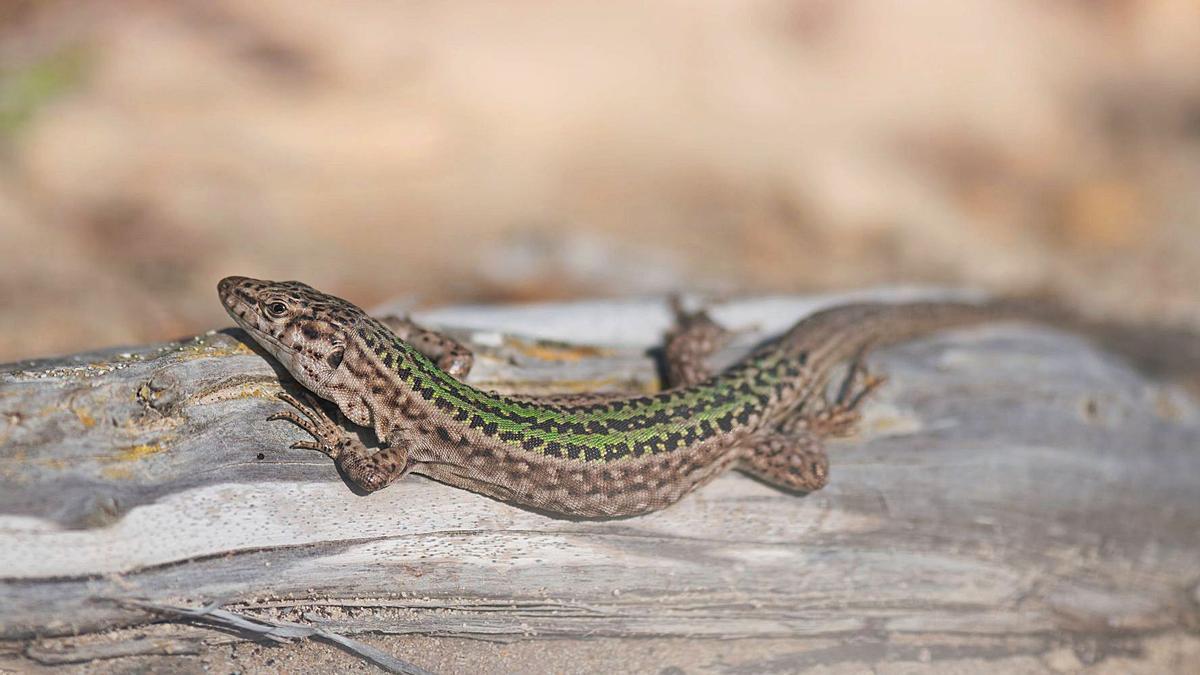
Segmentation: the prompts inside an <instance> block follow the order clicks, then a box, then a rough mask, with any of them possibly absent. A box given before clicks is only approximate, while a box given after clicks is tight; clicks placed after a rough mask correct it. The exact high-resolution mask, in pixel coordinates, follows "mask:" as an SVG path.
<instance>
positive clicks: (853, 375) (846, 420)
mask: <svg viewBox="0 0 1200 675" xmlns="http://www.w3.org/2000/svg"><path fill="white" fill-rule="evenodd" d="M885 382H887V378H886V377H884V376H882V375H875V374H872V373H870V372H868V371H867V368H866V366H864V365H863V364H862V362H861V361H857V360H856V361H854V362H853V363H852V364H851V365H850V370H849V372H847V373H846V378H845V379H844V380H843V381H842V384H841V386H840V387H839V388H838V393H837V397H836V398H835V399H834V400H833V401H829V400H828V398H824V399H823V405H822V406H821V408H820V409H818V410H816V411H814V412H812V413H811V414H809V415H803V416H801V417H800V418H799V419H798V420H797V421H798V422H801V423H802V426H803V428H804V429H805V430H806V431H808V432H810V433H813V434H816V435H818V436H822V437H829V436H836V437H845V436H850V435H852V434H853V433H854V431H855V429H856V428H857V427H858V423H859V422H860V421H861V420H862V412H861V411H860V410H859V407H860V406H861V405H862V402H863V401H864V400H865V399H866V397H867V396H869V395H870V394H871V392H873V391H875V390H876V389H878V388H879V387H881V386H882V385H883V383H885Z"/></svg>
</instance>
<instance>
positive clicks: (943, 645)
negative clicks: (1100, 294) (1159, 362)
mask: <svg viewBox="0 0 1200 675" xmlns="http://www.w3.org/2000/svg"><path fill="white" fill-rule="evenodd" d="M827 301H828V300H827ZM814 306H815V305H814V301H811V300H803V299H788V298H776V299H763V300H754V301H743V302H739V303H731V304H728V305H724V306H718V307H717V308H715V312H714V313H715V314H716V316H717V318H718V319H719V320H722V321H724V322H725V323H726V324H728V325H732V326H735V327H741V328H750V329H753V330H751V331H748V332H746V333H744V334H743V335H742V336H741V337H740V338H739V340H737V344H736V345H734V346H733V347H731V348H730V349H729V350H727V351H726V352H725V353H723V354H721V355H720V360H723V361H728V360H731V359H732V358H734V357H736V355H737V354H739V353H742V352H744V350H745V349H747V348H748V347H749V346H750V345H751V344H753V343H754V342H755V341H756V340H758V339H761V338H762V337H763V336H764V335H766V334H769V333H771V332H773V331H777V330H780V329H781V328H783V327H784V326H786V325H787V324H789V323H791V322H792V321H793V320H795V319H796V318H798V317H799V316H801V315H802V314H804V313H806V312H807V311H809V310H811V309H812V308H813V307H814ZM418 318H419V319H422V320H424V321H425V322H426V323H429V324H430V325H435V326H441V327H445V328H450V329H453V330H452V332H455V333H456V335H458V336H459V337H461V338H463V339H464V340H465V341H467V342H468V343H470V344H471V345H472V346H473V347H474V348H475V349H476V350H477V354H478V356H479V358H478V359H477V366H476V370H475V372H473V374H472V377H471V380H472V381H473V382H475V383H476V384H478V385H479V386H482V387H486V388H494V389H501V390H509V391H522V392H551V391H579V390H591V389H600V390H609V391H647V390H652V389H653V388H654V387H655V386H656V382H657V375H656V370H655V366H654V361H653V359H652V358H651V356H650V355H649V354H648V352H647V349H648V348H649V347H651V346H653V345H654V344H656V343H657V342H658V340H659V339H660V336H661V334H662V332H663V330H664V329H665V328H666V326H667V322H668V316H667V313H666V310H665V307H664V305H663V303H661V302H649V301H647V302H623V303H622V302H602V303H590V304H574V305H558V306H553V305H551V306H535V307H515V308H459V309H452V310H442V311H438V312H432V313H428V314H425V315H419V316H418ZM548 339H552V340H560V341H562V342H555V341H547V340H548ZM568 343H570V344H568ZM582 343H587V344H590V345H598V346H579V345H580V344H582ZM870 362H871V363H872V365H873V366H874V367H875V369H876V370H878V371H881V372H884V373H886V374H887V375H888V376H889V378H890V379H889V383H888V384H887V385H886V386H885V387H883V389H882V390H881V391H880V392H878V394H877V395H876V396H875V397H874V399H873V400H872V401H871V402H870V403H869V405H867V407H866V410H865V413H866V418H865V420H864V423H863V425H862V431H861V433H860V434H859V435H858V436H856V437H854V438H850V439H846V440H841V441H836V442H833V443H831V451H832V452H831V454H832V458H833V460H832V461H833V464H832V475H833V477H832V483H831V485H830V486H829V487H827V488H826V489H824V490H822V491H820V492H817V493H813V494H811V495H807V496H796V495H789V494H783V493H780V492H777V491H775V490H773V489H772V488H770V487H768V486H765V485H762V484H759V483H757V482H755V481H753V480H751V479H750V478H747V477H745V476H743V475H740V474H729V475H727V476H724V477H722V478H720V479H718V480H717V481H716V482H715V483H713V484H712V485H709V486H707V487H706V488H704V489H702V490H701V491H700V492H698V493H696V494H694V495H692V496H690V497H689V498H687V499H685V500H684V501H683V502H682V503H680V504H678V505H676V506H674V507H672V508H670V509H667V510H665V511H663V512H660V513H656V514H651V515H649V516H644V517H639V518H630V519H623V520H615V521H608V522H576V521H571V520H564V519H554V518H550V517H547V516H545V515H541V514H537V513H531V512H528V511H525V510H522V509H519V508H515V507H512V506H509V505H507V504H504V503H500V502H496V501H493V500H491V499H487V498H485V497H481V496H478V495H475V494H472V493H469V492H464V491H461V490H456V489H453V488H450V487H446V486H443V485H440V484H437V483H434V482H432V481H429V480H427V479H424V478H420V477H410V478H407V479H405V480H404V481H402V482H400V483H398V484H396V485H394V486H392V487H389V488H388V489H386V490H383V491H381V492H379V493H375V494H372V495H370V496H360V495H357V494H355V493H353V492H352V491H351V490H350V489H349V488H348V487H347V485H346V484H345V483H344V482H343V481H342V480H341V479H340V478H339V476H338V474H337V472H336V470H335V469H334V467H333V465H332V463H331V462H330V461H328V460H327V459H326V458H325V457H324V456H322V455H320V454H318V453H314V452H307V451H302V450H289V449H287V446H288V445H289V444H290V443H291V442H293V441H295V440H299V439H300V438H302V437H303V436H302V434H301V432H299V431H298V430H297V429H295V428H294V427H293V426H292V425H289V424H286V423H283V422H267V421H265V418H266V417H267V416H268V415H269V414H270V413H272V412H274V411H276V410H279V409H280V408H281V407H282V406H283V404H282V403H280V402H279V401H278V400H276V399H275V398H274V394H275V393H276V392H277V391H279V388H280V384H279V377H280V375H281V374H282V371H281V370H280V369H279V368H278V366H277V365H275V364H274V363H273V362H272V361H270V360H269V358H267V357H265V356H264V355H263V353H261V352H259V351H258V350H257V349H256V348H254V347H252V346H248V345H247V344H246V342H245V336H244V335H243V334H241V333H240V332H238V331H236V330H233V329H228V330H222V331H217V332H213V333H209V334H206V335H202V336H199V337H196V338H193V339H187V340H183V341H180V342H175V343H169V344H165V345H157V346H151V347H139V348H134V349H126V350H117V351H106V352H97V353H91V354H84V355H78V356H73V357H69V358H64V359H58V360H49V361H37V362H21V363H13V364H8V365H6V366H0V460H2V462H0V638H3V639H4V640H5V642H3V643H0V644H2V645H6V648H5V649H0V654H2V653H4V652H5V651H7V652H8V654H9V660H4V659H0V667H4V666H7V667H18V668H19V667H20V666H21V664H25V665H29V664H32V663H43V664H53V663H59V664H61V663H76V662H87V661H89V660H92V659H105V658H118V657H121V658H124V657H127V656H129V655H131V654H145V655H157V656H154V657H153V658H155V659H164V660H165V659H179V658H186V657H183V656H169V655H170V654H177V655H178V654H197V653H201V652H203V650H204V649H205V648H206V643H205V642H204V640H205V639H206V638H208V639H211V638H212V637H213V634H212V633H210V632H206V631H205V630H203V629H199V628H197V627H195V626H188V625H182V624H164V625H160V626H157V627H155V632H154V633H153V639H148V638H147V637H146V635H145V634H143V633H139V632H135V631H130V630H128V629H130V628H131V627H137V626H144V625H145V624H148V623H150V622H156V621H161V620H162V616H161V615H159V614H156V613H155V612H153V611H150V610H148V609H147V608H146V605H144V604H137V603H161V604H170V605H177V606H188V607H196V606H200V605H203V604H206V603H212V602H216V603H220V604H221V605H222V606H223V607H224V608H225V609H228V610H231V611H234V612H238V613H240V614H242V615H244V616H259V617H264V618H266V617H274V618H284V619H288V620H293V621H298V622H304V623H310V624H313V625H314V626H316V627H318V628H320V629H322V630H326V631H330V632H334V633H338V634H342V635H366V636H369V635H372V634H375V635H378V634H397V635H398V634H414V635H427V636H428V635H432V636H453V637H464V636H465V637H473V638H482V639H487V640H507V641H530V640H539V639H544V638H548V637H553V638H559V639H564V638H580V637H589V638H594V637H600V636H606V637H610V638H691V639H692V642H694V643H695V644H696V645H701V644H711V643H708V642H705V641H703V640H702V638H721V639H726V640H733V639H735V638H741V639H751V638H755V639H758V641H756V642H755V643H754V644H755V645H756V647H755V653H754V654H753V655H751V656H749V657H746V658H744V659H742V660H741V661H738V663H739V664H741V665H739V666H738V667H739V668H742V669H746V670H756V669H758V668H766V669H774V670H794V669H797V668H803V667H807V666H812V665H818V664H823V665H829V666H836V665H839V664H840V665H843V666H845V665H847V664H857V665H861V666H880V665H883V664H888V663H908V665H909V666H910V667H912V668H914V669H918V670H920V669H925V670H927V671H937V669H938V668H939V664H947V663H950V662H961V661H962V660H963V659H980V660H981V661H980V662H981V663H987V664H988V667H989V668H991V669H993V670H1001V671H1003V670H1005V669H1007V670H1010V671H1014V672H1016V671H1020V672H1027V671H1028V669H1029V664H1030V663H1031V661H1030V659H1034V661H1033V663H1038V664H1042V665H1043V666H1046V664H1050V665H1049V666H1046V667H1047V668H1049V667H1050V666H1054V667H1057V665H1056V664H1058V665H1062V664H1063V663H1064V658H1065V664H1066V666H1067V669H1071V668H1073V667H1076V666H1079V667H1082V665H1084V664H1087V663H1089V662H1091V661H1097V660H1104V659H1107V658H1115V656H1114V655H1119V656H1120V657H1121V658H1123V659H1126V661H1123V663H1124V664H1126V666H1127V667H1128V668H1130V669H1133V670H1137V669H1138V668H1139V667H1143V668H1144V669H1145V670H1146V672H1151V671H1156V672H1161V671H1162V669H1163V668H1164V667H1165V668H1166V669H1168V670H1170V669H1172V668H1174V667H1175V666H1177V665H1180V664H1181V663H1182V661H1181V659H1182V658H1184V657H1181V656H1178V655H1177V654H1176V653H1175V652H1178V653H1180V654H1183V653H1187V654H1192V655H1193V656H1194V655H1195V654H1197V653H1200V650H1198V649H1197V644H1198V638H1196V634H1195V631H1196V629H1197V628H1198V627H1200V619H1198V617H1200V612H1198V609H1197V608H1198V606H1200V585H1198V584H1200V407H1198V406H1197V404H1196V403H1195V402H1194V401H1193V400H1192V399H1190V398H1189V397H1188V396H1187V395H1186V394H1184V393H1182V392H1181V391H1179V390H1177V389H1174V388H1172V387H1170V386H1166V385H1162V384H1159V383H1156V382H1154V381H1150V380H1148V379H1147V378H1145V377H1144V376H1142V375H1141V374H1139V373H1138V372H1137V371H1135V370H1134V369H1133V368H1131V367H1130V366H1128V365H1126V363H1125V362H1124V361H1123V360H1122V359H1120V358H1118V357H1116V356H1114V355H1111V354H1108V353H1105V352H1103V351H1101V350H1099V349H1097V348H1096V347H1094V346H1093V345H1092V344H1091V343H1090V342H1089V341H1088V340H1087V339H1085V338H1083V337H1081V336H1077V335H1073V334H1070V333H1066V332H1060V331H1057V330H1054V329H1050V328H1046V327H1041V326H1036V325H1030V324H1016V323H1009V324H998V325H994V326H985V327H980V328H975V329H971V330H960V331H954V332H948V333H943V334H939V335H936V336H932V337H929V338H927V339H922V340H920V341H916V342H912V343H908V344H905V345H899V346H894V347H890V348H887V349H884V350H881V351H879V352H877V353H876V354H875V355H874V356H873V357H872V358H871V359H870ZM122 630H125V632H122ZM106 631H107V632H108V634H107V636H106V638H105V639H104V640H103V641H101V640H99V638H95V636H98V635H99V634H100V633H102V632H106ZM218 635H220V636H222V637H221V639H224V640H233V639H235V638H233V637H229V636H227V635H225V634H218ZM64 636H73V637H70V638H69V639H67V638H66V637H64ZM1164 636H1168V637H1171V638H1172V640H1168V641H1166V642H1164V641H1163V637H1164ZM93 638H95V639H93ZM1176 638H1177V639H1176ZM619 644H620V641H619V640H618V641H617V642H615V643H614V648H613V650H612V661H611V663H610V664H609V666H610V667H611V668H614V669H615V668H619V667H620V664H621V663H622V661H621V659H622V654H621V650H620V649H619V647H618V645H619ZM672 644H675V645H678V644H680V643H679V642H678V641H675V642H673V643H672ZM683 644H687V643H683ZM725 644H730V645H732V644H734V642H729V643H725ZM1164 645H1168V646H1164ZM1181 645H1182V646H1181ZM697 648H698V649H699V648H700V647H697ZM1164 649H1169V650H1172V653H1171V654H1166V655H1164V654H1163V653H1162V650H1164ZM1064 650H1065V651H1064ZM1189 650H1190V651H1189ZM1064 653H1065V654H1066V657H1063V654H1064ZM1054 655H1057V656H1054ZM1051 657H1053V658H1051ZM143 658H149V657H143ZM663 658H664V661H663V665H671V663H673V662H672V661H671V660H670V659H671V657H670V656H669V654H666V655H664V657H663ZM1038 659H1041V660H1038ZM1047 659H1050V660H1047ZM1055 659H1056V660H1055ZM1172 659H1174V660H1172ZM414 661H417V662H418V663H420V659H414ZM142 663H143V664H145V663H150V664H153V663H156V661H153V660H151V661H142ZM164 663H165V661H164ZM434 663H435V662H434V661H432V660H431V661H430V662H429V663H427V664H421V665H425V666H426V667H431V665H433V664H434ZM1139 664H1141V666H1139ZM1150 664H1155V665H1150ZM1164 664H1166V665H1165V666H1164ZM600 665H601V666H603V664H602V663H601V664H600ZM725 665H726V666H729V663H726V664H725ZM1193 665H1194V664H1193ZM589 667H597V666H596V664H595V663H590V665H589ZM524 668H534V669H536V665H532V664H525V666H521V665H520V664H513V663H507V664H505V666H504V669H505V670H522V669H524ZM714 668H716V669H718V670H720V669H722V666H721V664H716V665H714ZM729 668H730V669H736V668H733V667H732V666H729ZM1181 669H1183V667H1182V666H1181Z"/></svg>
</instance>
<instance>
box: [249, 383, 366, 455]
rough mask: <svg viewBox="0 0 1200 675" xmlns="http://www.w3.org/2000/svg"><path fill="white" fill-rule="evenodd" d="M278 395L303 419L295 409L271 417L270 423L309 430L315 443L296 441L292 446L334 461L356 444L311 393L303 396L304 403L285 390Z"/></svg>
mask: <svg viewBox="0 0 1200 675" xmlns="http://www.w3.org/2000/svg"><path fill="white" fill-rule="evenodd" d="M277 396H278V397H279V398H280V399H282V400H283V401H285V402H286V403H288V404H289V405H291V406H292V407H293V408H295V409H296V410H299V411H300V413H302V414H303V416H301V415H299V414H297V413H296V412H295V411H292V410H281V411H280V412H277V413H275V414H274V415H271V416H270V417H268V418H267V420H268V421H274V420H287V421H288V422H291V423H292V424H295V425H296V426H298V427H300V428H301V429H303V430H305V431H307V432H308V433H309V435H311V436H312V437H313V438H314V439H315V440H312V441H296V442H295V443H292V445H291V447H292V448H293V449H297V450H317V451H320V452H323V453H325V454H326V455H328V456H329V457H330V458H331V459H337V458H338V456H339V455H340V454H342V451H343V450H345V449H346V448H347V446H348V445H350V444H351V443H352V439H351V438H350V436H349V435H348V434H347V433H346V430H345V429H343V428H342V427H341V426H340V425H339V424H338V423H337V422H336V421H334V420H333V419H332V418H330V417H329V415H328V414H327V413H326V412H325V410H324V409H323V408H322V407H321V404H320V403H319V402H317V399H316V398H314V397H313V396H312V395H311V394H309V393H307V392H305V393H304V394H301V396H303V397H304V401H300V400H299V399H297V398H296V397H295V396H292V395H291V394H289V393H287V392H286V391H281V392H279V394H277Z"/></svg>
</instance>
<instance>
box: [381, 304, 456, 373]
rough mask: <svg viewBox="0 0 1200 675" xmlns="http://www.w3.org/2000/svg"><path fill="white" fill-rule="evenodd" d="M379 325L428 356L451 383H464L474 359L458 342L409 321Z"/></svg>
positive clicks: (393, 318) (396, 319) (387, 321)
mask: <svg viewBox="0 0 1200 675" xmlns="http://www.w3.org/2000/svg"><path fill="white" fill-rule="evenodd" d="M379 321H380V322H382V323H383V324H384V325H385V326H387V327H388V328H390V329H391V331H392V332H393V333H395V334H396V337H398V338H400V339H401V340H404V341H405V342H407V343H409V344H410V345H412V346H413V347H416V348H417V351H419V352H421V353H422V354H424V355H425V356H428V357H429V360H431V361H433V362H434V363H436V364H437V367H438V368H441V369H442V370H444V371H446V372H447V373H448V374H449V375H450V376H451V377H453V378H454V379H456V380H459V381H465V380H466V379H467V374H468V373H470V372H471V366H472V365H474V364H475V355H474V354H472V353H471V350H470V349H468V348H467V347H466V346H465V345H463V344H462V343H461V342H459V341H457V340H455V339H454V338H452V337H450V336H448V335H445V334H443V333H439V332H437V331H435V330H430V329H428V328H426V327H424V326H422V325H420V324H418V323H417V322H415V321H413V320H412V319H410V318H408V317H399V316H385V317H383V318H381V319H380V320H379Z"/></svg>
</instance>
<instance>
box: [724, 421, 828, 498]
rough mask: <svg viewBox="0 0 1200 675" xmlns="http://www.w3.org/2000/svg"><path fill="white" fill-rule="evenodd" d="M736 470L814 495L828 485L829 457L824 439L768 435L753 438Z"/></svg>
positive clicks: (796, 434)
mask: <svg viewBox="0 0 1200 675" xmlns="http://www.w3.org/2000/svg"><path fill="white" fill-rule="evenodd" d="M742 453H743V454H742V457H741V460H740V461H739V463H738V466H737V468H738V469H739V470H740V471H743V472H745V473H748V474H750V475H752V476H754V477H755V478H758V479H760V480H762V481H764V482H766V483H770V484H771V485H774V486H776V487H780V488H783V489H785V490H796V491H800V492H813V491H814V490H820V489H821V488H823V487H825V484H826V483H828V482H829V456H828V455H826V454H825V447H824V446H823V445H822V443H821V439H820V438H818V437H817V436H816V435H814V434H811V433H808V432H806V431H803V430H801V431H797V432H794V433H791V434H787V435H785V434H782V433H778V432H772V433H767V434H765V435H763V436H759V437H757V438H755V439H752V440H751V441H750V442H749V444H748V445H747V446H745V448H744V450H743V451H742Z"/></svg>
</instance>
